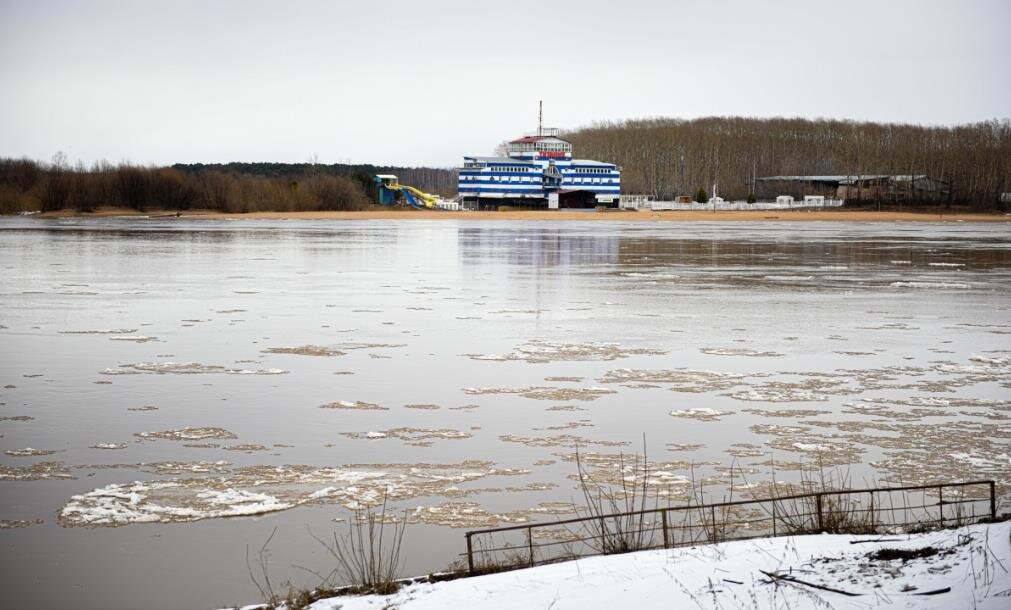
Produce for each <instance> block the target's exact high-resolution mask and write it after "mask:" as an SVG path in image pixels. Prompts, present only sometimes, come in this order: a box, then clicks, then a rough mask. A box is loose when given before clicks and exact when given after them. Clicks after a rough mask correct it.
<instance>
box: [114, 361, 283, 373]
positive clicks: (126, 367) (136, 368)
mask: <svg viewBox="0 0 1011 610" xmlns="http://www.w3.org/2000/svg"><path fill="white" fill-rule="evenodd" d="M99 373H100V374H102V375H140V374H143V373H153V374H158V375H166V374H173V375H198V374H207V373H224V374H228V375H285V374H287V373H288V371H286V370H284V369H274V368H272V369H256V370H254V369H234V368H229V367H225V366H221V365H217V364H201V363H199V362H137V363H134V364H121V365H119V368H114V369H113V368H108V369H104V370H102V371H99Z"/></svg>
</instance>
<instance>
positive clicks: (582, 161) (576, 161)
mask: <svg viewBox="0 0 1011 610" xmlns="http://www.w3.org/2000/svg"><path fill="white" fill-rule="evenodd" d="M572 165H606V166H608V167H612V166H614V163H608V162H606V161H594V160H593V159H573V160H572Z"/></svg>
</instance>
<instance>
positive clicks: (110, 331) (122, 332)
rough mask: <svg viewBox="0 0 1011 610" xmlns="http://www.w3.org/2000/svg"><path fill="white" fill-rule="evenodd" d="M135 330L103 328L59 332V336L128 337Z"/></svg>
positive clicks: (135, 330)
mask: <svg viewBox="0 0 1011 610" xmlns="http://www.w3.org/2000/svg"><path fill="white" fill-rule="evenodd" d="M137 330H138V329H136V328H103V329H98V330H61V331H57V332H58V333H59V334H61V335H129V334H131V333H135V332H137Z"/></svg>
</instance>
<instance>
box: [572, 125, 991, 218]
mask: <svg viewBox="0 0 1011 610" xmlns="http://www.w3.org/2000/svg"><path fill="white" fill-rule="evenodd" d="M566 137H567V138H568V139H569V140H571V141H572V143H573V146H574V147H575V149H576V151H577V153H578V156H579V157H581V158H590V159H600V160H605V161H610V162H614V163H618V164H619V165H620V166H621V168H622V176H621V181H622V192H625V193H641V194H649V195H653V196H654V197H657V198H659V199H671V198H673V197H675V196H678V195H693V194H694V193H696V192H697V191H698V189H700V188H701V189H707V190H710V189H711V188H712V185H713V184H716V185H717V188H718V191H719V194H720V195H721V196H723V197H727V198H733V199H744V198H746V197H747V195H748V193H749V192H754V191H755V180H756V179H757V178H761V177H763V176H776V175H826V174H837V175H853V176H858V175H866V174H905V175H908V174H927V175H929V176H930V177H931V178H934V179H936V180H941V181H944V182H946V183H947V184H948V187H949V192H950V195H949V196H948V203H954V204H957V205H968V206H971V207H973V208H978V209H989V208H994V207H998V206H999V198H1000V193H1002V192H1008V191H1011V121H1009V120H1007V119H1005V120H1002V121H998V120H992V121H984V122H980V123H973V124H966V125H958V126H954V127H925V126H920V125H902V124H882V123H857V122H852V121H836V120H816V121H811V120H806V119H783V118H775V119H751V118H740V117H713V118H702V119H694V120H684V119H673V118H654V119H642V120H629V121H619V122H609V123H599V124H594V125H591V126H590V127H586V128H582V129H578V130H575V131H572V132H569V133H568V134H567V135H566Z"/></svg>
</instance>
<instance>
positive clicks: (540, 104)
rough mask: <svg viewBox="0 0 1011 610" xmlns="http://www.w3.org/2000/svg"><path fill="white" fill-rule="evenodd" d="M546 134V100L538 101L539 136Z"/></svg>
mask: <svg viewBox="0 0 1011 610" xmlns="http://www.w3.org/2000/svg"><path fill="white" fill-rule="evenodd" d="M542 135H544V100H539V101H538V102H537V137H538V138H539V137H541V136H542Z"/></svg>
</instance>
